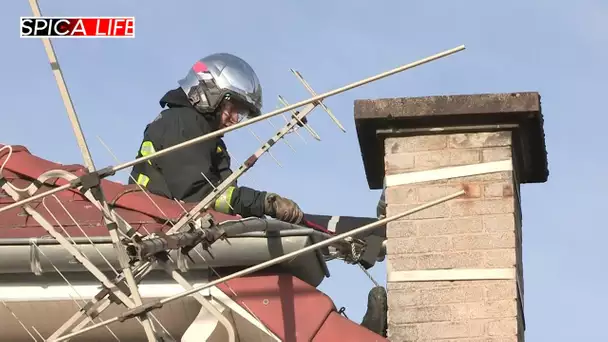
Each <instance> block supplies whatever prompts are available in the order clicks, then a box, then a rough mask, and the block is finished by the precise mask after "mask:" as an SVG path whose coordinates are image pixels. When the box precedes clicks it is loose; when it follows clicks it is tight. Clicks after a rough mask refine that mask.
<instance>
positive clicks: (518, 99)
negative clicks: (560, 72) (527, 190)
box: [354, 92, 549, 189]
mask: <svg viewBox="0 0 608 342" xmlns="http://www.w3.org/2000/svg"><path fill="white" fill-rule="evenodd" d="M354 106H355V126H356V129H357V135H358V138H359V145H360V148H361V155H362V157H363V164H364V166H365V173H366V176H367V181H368V184H369V187H370V189H381V188H382V183H383V180H384V154H385V153H384V152H385V151H384V139H385V138H386V137H389V136H400V137H403V136H415V135H428V134H456V133H478V132H491V131H505V130H508V131H512V132H513V151H514V154H513V156H514V166H515V170H516V172H517V174H518V178H519V180H520V182H521V183H544V182H546V181H547V178H548V175H549V171H548V161H547V150H546V145H545V134H544V128H543V116H542V112H541V104H540V95H539V94H538V93H536V92H520V93H495V94H473V95H443V96H425V97H405V98H387V99H376V100H355V104H354Z"/></svg>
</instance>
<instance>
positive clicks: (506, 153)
mask: <svg viewBox="0 0 608 342" xmlns="http://www.w3.org/2000/svg"><path fill="white" fill-rule="evenodd" d="M511 149H512V148H511V147H510V146H505V147H495V148H484V149H483V150H482V151H481V160H482V161H483V162H493V161H501V160H510V159H511V156H512V152H511Z"/></svg>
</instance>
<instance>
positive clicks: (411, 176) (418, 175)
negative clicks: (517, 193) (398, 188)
mask: <svg viewBox="0 0 608 342" xmlns="http://www.w3.org/2000/svg"><path fill="white" fill-rule="evenodd" d="M512 170H513V161H512V160H511V159H508V160H501V161H493V162H487V163H479V164H471V165H462V166H449V167H443V168H439V169H434V170H425V171H414V172H404V173H398V174H395V175H387V176H386V177H384V181H385V186H387V187H389V186H395V185H404V184H415V183H423V182H430V181H436V180H442V179H449V178H456V177H466V176H475V175H481V174H484V173H493V172H502V171H512Z"/></svg>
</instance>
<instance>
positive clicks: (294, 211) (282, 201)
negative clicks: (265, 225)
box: [264, 192, 304, 224]
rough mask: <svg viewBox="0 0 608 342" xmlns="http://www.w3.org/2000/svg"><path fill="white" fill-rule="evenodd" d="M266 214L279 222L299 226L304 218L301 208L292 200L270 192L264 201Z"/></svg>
mask: <svg viewBox="0 0 608 342" xmlns="http://www.w3.org/2000/svg"><path fill="white" fill-rule="evenodd" d="M264 214H266V215H268V216H270V217H273V218H276V219H277V220H281V221H285V222H289V223H295V224H298V223H300V222H301V221H302V219H303V218H304V213H303V212H302V210H301V209H300V207H299V206H298V205H297V204H296V203H295V202H294V201H292V200H290V199H287V198H284V197H281V196H279V195H277V194H275V193H272V192H269V193H267V194H266V198H265V199H264Z"/></svg>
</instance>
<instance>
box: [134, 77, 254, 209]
mask: <svg viewBox="0 0 608 342" xmlns="http://www.w3.org/2000/svg"><path fill="white" fill-rule="evenodd" d="M160 105H161V107H163V108H164V107H165V106H167V107H168V109H165V110H163V111H162V112H161V113H160V114H159V115H158V117H156V119H155V120H154V121H153V122H151V123H150V124H148V125H147V126H146V129H145V131H144V137H143V141H142V144H141V145H140V150H139V152H138V153H137V158H140V157H142V156H144V155H147V154H149V153H152V152H154V151H160V150H162V149H164V148H167V147H170V146H173V145H176V144H179V143H182V142H184V141H187V140H191V139H193V138H196V137H199V136H201V135H205V134H208V133H211V132H213V131H215V130H217V129H218V128H219V119H218V116H216V115H210V116H204V115H202V114H200V113H199V112H198V111H196V109H194V107H193V106H192V105H191V104H190V102H189V101H188V99H187V97H186V95H185V94H184V92H183V91H182V90H181V89H180V88H177V89H174V90H171V91H169V92H167V93H166V94H165V95H164V96H163V98H162V99H161V100H160ZM201 173H203V174H204V175H205V176H206V178H207V179H208V180H209V181H210V182H212V183H213V186H217V185H219V184H220V183H221V182H222V181H223V180H224V179H226V177H228V176H229V175H230V174H232V171H231V170H230V156H229V154H228V151H227V149H226V145H225V144H224V141H223V140H222V139H221V137H217V138H212V139H210V140H205V141H203V142H200V143H197V144H194V145H190V146H188V147H184V148H181V149H178V150H175V151H172V152H170V153H168V154H166V155H164V156H161V157H158V158H154V159H152V160H149V161H148V162H143V163H139V164H137V165H135V166H134V167H133V170H132V171H131V176H133V178H134V179H135V180H137V182H138V183H139V184H141V185H143V186H145V187H146V188H147V189H148V190H149V191H150V192H152V193H154V194H157V195H161V196H165V197H167V198H172V199H178V200H182V201H184V202H199V201H201V200H202V199H203V198H204V197H205V196H207V195H208V194H209V193H210V192H211V191H212V190H213V187H212V186H211V185H210V184H209V181H207V179H205V176H203V175H202V174H201ZM129 183H130V184H134V183H135V182H134V181H133V179H132V178H131V179H129ZM232 186H234V189H231V191H227V192H226V193H227V194H230V196H228V197H229V203H230V206H231V207H232V208H233V209H234V211H232V210H230V211H229V212H228V213H233V214H239V215H241V216H243V217H248V216H257V217H261V216H263V215H264V199H265V196H266V192H262V191H256V190H254V189H250V188H247V187H238V186H237V184H235V183H233V184H232ZM221 211H223V212H226V210H221Z"/></svg>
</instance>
